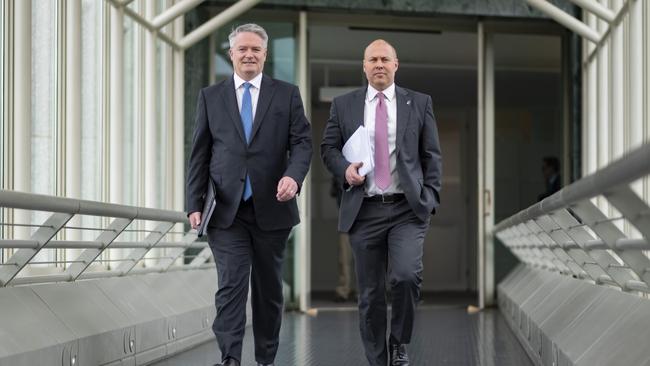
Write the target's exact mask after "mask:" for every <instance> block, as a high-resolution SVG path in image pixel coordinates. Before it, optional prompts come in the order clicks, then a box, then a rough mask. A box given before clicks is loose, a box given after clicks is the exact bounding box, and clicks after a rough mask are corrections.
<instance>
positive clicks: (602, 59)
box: [596, 20, 610, 169]
mask: <svg viewBox="0 0 650 366" xmlns="http://www.w3.org/2000/svg"><path fill="white" fill-rule="evenodd" d="M597 22H598V31H599V33H602V32H604V31H605V29H606V28H607V24H606V23H605V22H604V21H602V20H598V21H597ZM609 42H610V38H607V39H606V40H605V41H604V42H603V43H602V44H601V45H600V49H599V50H598V51H597V53H596V59H597V60H598V104H597V105H598V138H597V141H596V143H597V148H596V153H597V156H598V169H601V168H603V167H604V166H606V165H607V163H609V101H610V100H609Z"/></svg>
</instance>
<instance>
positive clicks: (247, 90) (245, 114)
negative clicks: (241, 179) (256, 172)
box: [241, 83, 253, 201]
mask: <svg viewBox="0 0 650 366" xmlns="http://www.w3.org/2000/svg"><path fill="white" fill-rule="evenodd" d="M251 86H253V85H252V84H251V83H244V97H243V98H242V100H241V121H242V124H243V125H244V134H245V135H246V143H248V142H250V139H251V131H252V130H253V101H252V98H251ZM252 195H253V188H252V187H251V180H250V177H249V176H248V174H246V183H245V184H244V196H243V198H244V201H248V199H249V198H251V196H252Z"/></svg>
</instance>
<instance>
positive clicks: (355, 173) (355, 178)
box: [345, 163, 366, 186]
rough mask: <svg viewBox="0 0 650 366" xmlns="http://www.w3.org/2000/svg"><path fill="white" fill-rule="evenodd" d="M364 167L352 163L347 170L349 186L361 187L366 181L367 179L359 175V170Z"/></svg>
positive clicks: (360, 164) (346, 176)
mask: <svg viewBox="0 0 650 366" xmlns="http://www.w3.org/2000/svg"><path fill="white" fill-rule="evenodd" d="M362 165H363V163H352V164H350V166H348V168H347V169H346V170H345V180H346V181H347V182H348V184H349V185H351V186H360V185H362V184H363V182H365V181H366V177H363V176H360V175H359V168H361V166H362Z"/></svg>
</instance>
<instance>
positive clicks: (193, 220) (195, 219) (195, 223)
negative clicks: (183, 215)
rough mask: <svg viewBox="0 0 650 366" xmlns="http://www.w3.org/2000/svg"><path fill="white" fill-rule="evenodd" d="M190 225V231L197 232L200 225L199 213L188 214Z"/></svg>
mask: <svg viewBox="0 0 650 366" xmlns="http://www.w3.org/2000/svg"><path fill="white" fill-rule="evenodd" d="M190 225H191V226H192V229H194V230H197V229H198V228H199V225H201V213H200V212H198V211H197V212H192V213H191V214H190Z"/></svg>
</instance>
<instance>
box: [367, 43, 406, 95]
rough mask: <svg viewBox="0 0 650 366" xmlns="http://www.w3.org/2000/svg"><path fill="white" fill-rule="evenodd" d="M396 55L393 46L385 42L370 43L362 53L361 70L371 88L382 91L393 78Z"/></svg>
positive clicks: (395, 69) (395, 68)
mask: <svg viewBox="0 0 650 366" xmlns="http://www.w3.org/2000/svg"><path fill="white" fill-rule="evenodd" d="M397 66H398V62H397V57H396V56H395V52H394V51H393V48H392V47H391V46H390V45H389V44H388V43H386V42H382V41H375V42H373V43H371V44H370V45H369V46H368V47H367V48H366V52H365V54H364V55H363V72H364V73H365V74H366V78H367V79H368V83H369V84H370V85H372V87H373V88H375V89H377V90H379V91H382V90H384V89H386V88H387V87H389V86H390V85H391V84H392V83H393V81H394V80H395V72H396V71H397Z"/></svg>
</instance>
